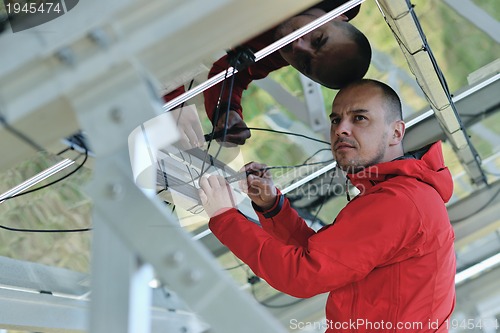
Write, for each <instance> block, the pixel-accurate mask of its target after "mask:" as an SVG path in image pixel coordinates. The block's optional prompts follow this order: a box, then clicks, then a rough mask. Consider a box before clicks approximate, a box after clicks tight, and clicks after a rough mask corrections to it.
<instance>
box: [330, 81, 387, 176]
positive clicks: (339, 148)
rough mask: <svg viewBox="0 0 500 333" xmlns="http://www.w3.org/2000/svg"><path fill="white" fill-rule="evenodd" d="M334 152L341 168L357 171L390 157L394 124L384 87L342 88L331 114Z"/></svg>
mask: <svg viewBox="0 0 500 333" xmlns="http://www.w3.org/2000/svg"><path fill="white" fill-rule="evenodd" d="M330 120H331V128H330V139H331V143H332V153H333V156H334V158H335V159H336V161H337V164H338V165H339V166H340V168H341V169H342V170H344V171H347V172H348V173H356V172H358V171H361V170H362V169H363V168H365V167H368V166H371V165H374V164H377V163H380V162H386V161H388V160H389V158H388V157H387V148H388V147H389V138H390V136H392V135H393V126H392V124H388V123H387V121H386V111H385V103H384V100H383V97H382V91H381V90H380V88H378V87H375V86H371V85H360V86H354V87H349V88H346V89H344V90H341V91H340V92H339V94H338V95H337V96H336V97H335V100H334V101H333V105H332V114H331V115H330Z"/></svg>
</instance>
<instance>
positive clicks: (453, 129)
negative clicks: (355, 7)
mask: <svg viewBox="0 0 500 333" xmlns="http://www.w3.org/2000/svg"><path fill="white" fill-rule="evenodd" d="M377 3H378V4H379V8H380V10H381V12H382V14H383V15H384V17H385V19H386V22H387V24H388V25H389V27H390V28H391V30H392V32H393V33H394V35H395V36H396V37H397V39H398V41H400V44H401V51H402V52H403V54H404V56H405V57H406V60H407V61H408V65H409V66H410V68H411V70H412V72H413V73H414V74H415V77H416V79H417V82H419V85H420V86H421V88H422V90H423V91H424V93H425V96H426V97H427V99H428V101H429V103H430V104H431V107H432V109H433V111H434V115H435V117H436V119H437V120H438V122H439V125H440V126H441V127H442V128H443V131H444V133H445V134H446V136H447V138H448V140H449V141H450V143H451V145H452V147H453V149H454V150H455V151H456V153H457V156H458V158H459V159H460V161H461V163H462V165H463V166H464V168H465V169H466V171H467V173H468V174H469V177H470V179H471V181H472V183H473V184H475V185H477V186H480V185H484V184H486V176H485V175H484V172H483V171H482V169H481V165H480V163H481V162H480V159H479V155H478V154H477V152H476V150H475V148H474V146H473V145H472V143H471V142H470V139H469V137H468V135H467V133H466V130H465V128H464V126H463V125H462V123H461V119H460V117H459V115H458V112H457V110H456V108H455V105H454V103H453V100H452V98H451V93H450V92H449V91H448V90H447V87H446V83H445V79H444V77H443V75H442V73H441V71H440V69H439V67H438V65H437V63H436V60H435V58H434V56H433V54H432V51H431V50H430V46H429V45H428V44H427V42H426V38H425V35H424V33H423V31H422V28H421V26H420V23H419V21H418V19H417V16H416V15H415V12H414V11H413V7H412V5H411V3H410V2H409V1H408V0H398V1H389V0H377Z"/></svg>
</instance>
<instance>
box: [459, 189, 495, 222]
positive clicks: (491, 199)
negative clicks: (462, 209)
mask: <svg viewBox="0 0 500 333" xmlns="http://www.w3.org/2000/svg"><path fill="white" fill-rule="evenodd" d="M499 194H500V189H499V190H498V191H497V192H496V193H495V194H494V195H493V196H492V197H491V198H490V199H489V200H488V201H487V202H486V203H485V204H484V205H483V206H481V207H480V208H478V209H476V210H475V211H474V212H472V213H470V214H468V215H466V216H463V217H461V218H458V219H455V220H450V222H451V223H458V222H462V221H464V220H467V219H468V218H470V217H472V216H474V215H476V214H477V213H479V212H480V211H482V210H483V209H485V208H486V207H488V206H489V205H490V204H491V203H492V202H493V200H495V198H496V197H497V196H498V195H499Z"/></svg>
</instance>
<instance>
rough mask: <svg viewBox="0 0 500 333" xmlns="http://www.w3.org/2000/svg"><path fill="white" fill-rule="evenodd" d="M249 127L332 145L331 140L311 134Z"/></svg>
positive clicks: (253, 129) (254, 128)
mask: <svg viewBox="0 0 500 333" xmlns="http://www.w3.org/2000/svg"><path fill="white" fill-rule="evenodd" d="M248 129H249V130H252V131H262V132H271V133H277V134H285V135H291V136H298V137H301V138H304V139H307V140H311V141H316V142H319V143H324V144H325V145H329V146H330V142H328V141H324V140H320V139H316V138H313V137H311V136H307V135H305V134H300V133H292V132H285V131H277V130H273V129H269V128H261V127H249V128H248Z"/></svg>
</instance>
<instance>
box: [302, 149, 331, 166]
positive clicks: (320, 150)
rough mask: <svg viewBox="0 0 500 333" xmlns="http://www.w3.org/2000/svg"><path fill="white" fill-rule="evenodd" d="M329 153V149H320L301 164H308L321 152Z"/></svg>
mask: <svg viewBox="0 0 500 333" xmlns="http://www.w3.org/2000/svg"><path fill="white" fill-rule="evenodd" d="M326 150H328V151H331V149H330V148H322V149H319V150H317V151H316V152H315V153H313V154H312V155H311V156H309V157H308V158H307V159H306V160H305V161H304V162H302V164H306V163H307V162H309V161H310V160H311V159H312V158H313V157H314V156H316V155H318V154H319V153H321V152H322V151H326Z"/></svg>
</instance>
